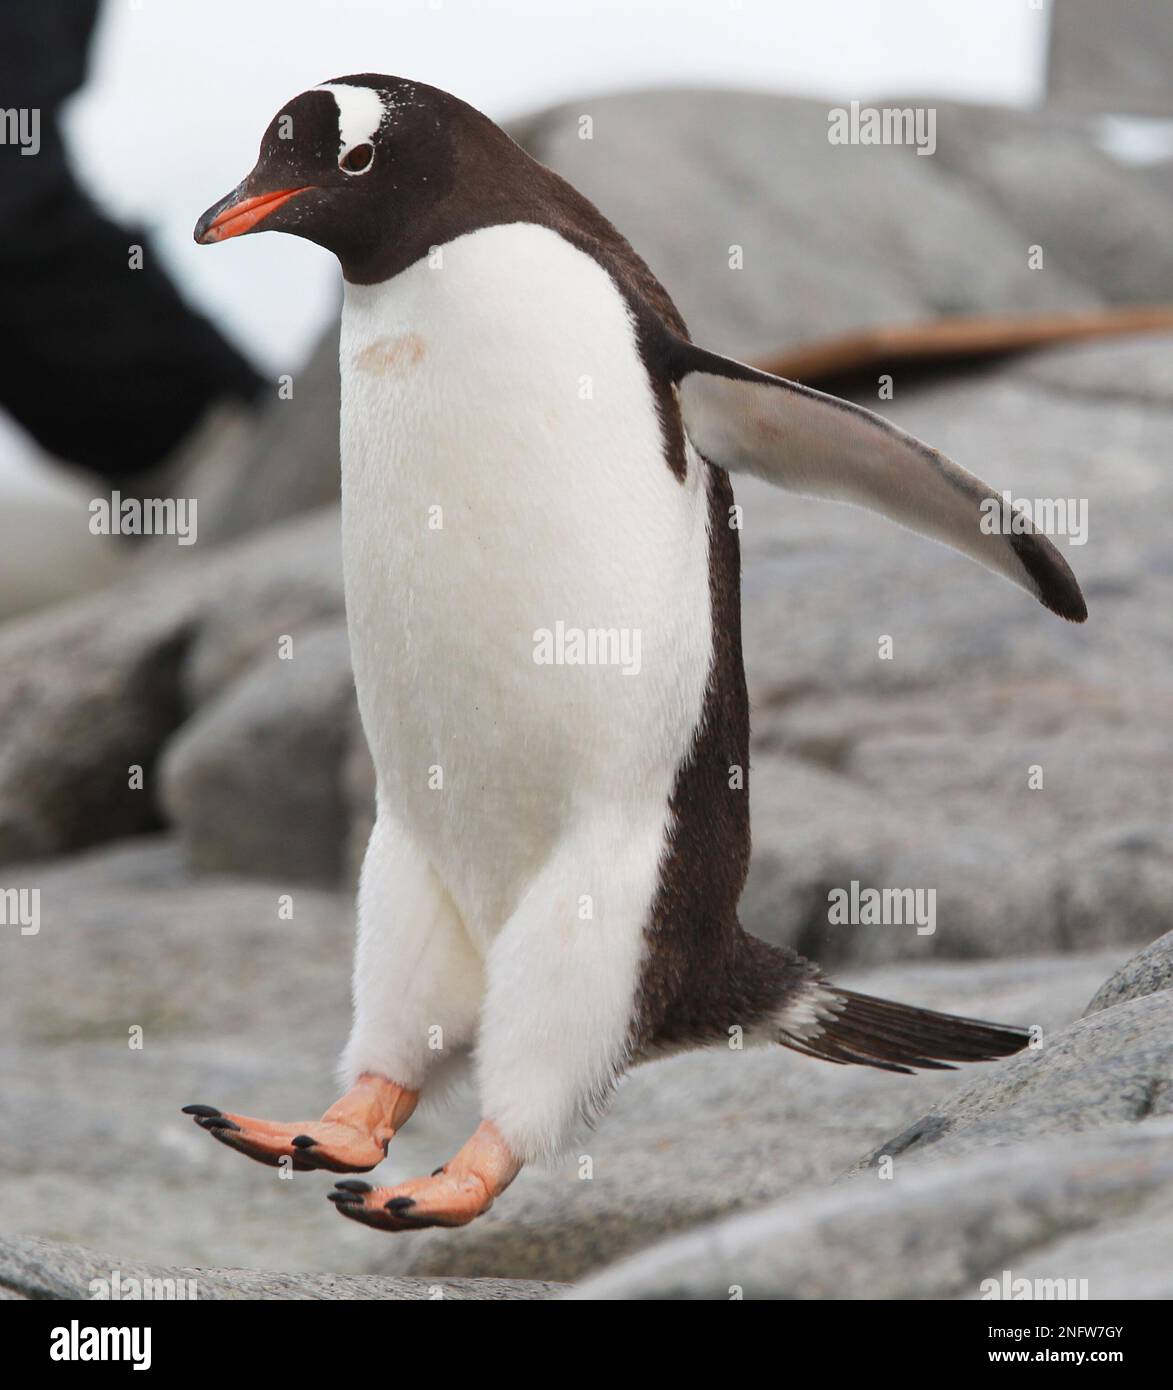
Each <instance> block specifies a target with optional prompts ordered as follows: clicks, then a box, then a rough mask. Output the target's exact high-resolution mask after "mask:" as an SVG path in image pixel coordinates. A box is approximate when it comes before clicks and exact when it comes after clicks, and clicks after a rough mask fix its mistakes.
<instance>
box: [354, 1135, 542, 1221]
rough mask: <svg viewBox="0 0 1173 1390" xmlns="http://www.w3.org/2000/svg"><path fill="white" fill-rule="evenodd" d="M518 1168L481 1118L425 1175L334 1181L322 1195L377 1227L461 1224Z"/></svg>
mask: <svg viewBox="0 0 1173 1390" xmlns="http://www.w3.org/2000/svg"><path fill="white" fill-rule="evenodd" d="M520 1171H521V1160H520V1159H519V1158H517V1157H516V1156H515V1155H514V1154H513V1152H512V1151H511V1150H510V1148H509V1146H508V1144H506V1142H505V1140H504V1139H503V1138H502V1136H501V1134H500V1131H499V1130H498V1129H497V1127H496V1125H494V1124H493V1123H492V1121H490V1120H485V1121H483V1122H482V1124H481V1125H480V1127H479V1128H478V1129H477V1131H476V1133H475V1134H474V1135H473V1136H472V1138H471V1139H470V1140H469V1141H468V1142H467V1143H466V1144H465V1145H464V1146H463V1148H462V1149H461V1150H460V1152H459V1153H458V1154H457V1155H456V1157H455V1158H453V1159H452V1160H451V1161H450V1162H449V1163H446V1164H445V1165H444V1167H443V1168H437V1169H436V1171H435V1172H434V1173H433V1174H432V1175H431V1177H428V1178H411V1179H410V1180H409V1181H407V1182H401V1183H399V1184H397V1185H396V1186H395V1187H372V1186H371V1185H370V1183H365V1182H354V1181H350V1182H340V1183H336V1184H335V1187H334V1191H333V1192H331V1193H329V1194H328V1197H327V1200H329V1201H331V1202H333V1203H334V1206H335V1207H336V1208H337V1209H338V1211H340V1212H341V1213H342V1215H343V1216H348V1217H349V1218H350V1219H351V1220H352V1221H360V1222H362V1224H363V1225H364V1226H374V1227H375V1229H376V1230H379V1231H419V1230H422V1229H423V1228H424V1227H426V1226H467V1225H468V1223H469V1222H470V1221H473V1220H475V1219H476V1217H478V1216H480V1215H481V1214H482V1213H483V1212H486V1211H488V1210H489V1208H490V1207H491V1206H492V1205H493V1200H494V1198H496V1197H499V1196H500V1194H501V1193H502V1192H504V1191H505V1189H506V1188H507V1187H508V1186H509V1184H510V1183H511V1182H512V1181H513V1179H514V1178H515V1177H516V1176H517V1175H518V1173H519V1172H520Z"/></svg>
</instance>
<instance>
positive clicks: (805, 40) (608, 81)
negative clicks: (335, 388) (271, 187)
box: [70, 0, 1048, 372]
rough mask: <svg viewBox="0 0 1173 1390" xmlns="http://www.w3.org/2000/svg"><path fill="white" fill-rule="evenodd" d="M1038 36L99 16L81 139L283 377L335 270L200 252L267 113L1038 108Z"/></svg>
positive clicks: (742, 20)
mask: <svg viewBox="0 0 1173 1390" xmlns="http://www.w3.org/2000/svg"><path fill="white" fill-rule="evenodd" d="M1047 22H1048V21H1047V11H1046V8H1042V9H1036V8H1033V5H1032V0H883V2H882V3H878V0H107V5H106V10H105V13H104V16H103V22H102V28H101V31H100V34H99V37H98V43H97V47H96V50H95V52H94V55H93V56H94V66H93V73H92V80H91V82H90V85H89V87H88V88H87V89H86V91H85V92H84V93H83V94H82V95H81V96H80V97H79V98H78V100H77V101H76V102H75V103H74V107H73V110H72V112H71V116H70V132H71V136H72V138H73V142H74V149H75V152H76V153H77V155H78V164H79V167H80V168H81V170H82V171H83V173H84V176H85V178H86V180H87V182H88V183H89V184H90V186H91V187H92V188H93V190H94V191H95V192H96V193H97V194H98V195H99V197H100V198H101V199H102V201H103V202H104V203H105V205H106V206H108V207H110V208H111V209H112V210H114V211H116V212H122V213H124V214H127V215H131V216H133V217H135V218H136V219H138V220H139V221H142V222H145V223H146V224H147V225H148V226H149V227H150V228H151V229H152V230H153V231H154V233H155V234H156V237H157V240H158V245H159V247H160V250H161V252H162V253H163V254H164V255H165V256H166V258H167V259H168V262H169V264H170V265H171V268H172V270H173V272H174V273H175V275H176V277H177V278H178V279H179V281H180V282H181V284H182V285H183V286H184V288H185V289H186V290H187V292H188V293H189V294H190V295H191V296H192V297H193V298H194V299H196V300H197V301H198V302H199V303H200V304H201V305H202V306H203V307H204V308H206V309H207V310H208V311H209V312H211V313H212V314H214V315H215V316H216V317H217V318H218V319H220V320H221V322H224V323H225V324H226V325H227V326H228V327H229V329H230V331H231V332H232V333H233V334H234V335H235V336H236V337H237V338H238V339H239V340H240V341H241V342H242V343H243V344H244V345H245V346H246V347H247V348H248V350H250V351H251V352H252V353H253V354H254V355H255V356H256V357H257V358H258V360H259V361H260V363H261V365H262V366H263V367H265V368H266V369H268V370H270V371H273V372H278V371H283V370H287V369H290V368H294V367H296V366H297V365H299V364H300V362H301V360H302V358H303V357H304V354H305V352H306V350H307V348H308V346H309V345H310V344H311V343H312V341H313V340H314V339H315V337H316V336H317V334H318V333H319V332H320V330H321V327H322V325H323V324H324V322H325V321H326V320H327V319H328V317H329V316H330V315H331V314H332V313H333V312H334V310H335V306H336V303H337V294H338V288H337V287H338V272H337V268H336V265H335V262H334V260H333V258H332V257H331V256H329V255H328V254H327V253H326V252H324V251H321V250H320V249H319V248H317V247H315V246H312V245H310V244H308V243H304V242H300V241H298V240H296V239H295V238H293V237H281V236H269V237H255V238H252V237H250V238H245V239H242V240H241V241H238V242H233V243H231V244H229V245H226V246H223V247H219V248H215V249H213V250H209V249H207V248H203V249H201V248H197V247H196V246H195V245H194V244H193V243H192V240H191V229H192V225H193V224H194V222H195V219H196V217H197V215H198V214H199V213H200V212H202V211H203V209H204V208H205V207H207V206H208V205H209V204H210V203H212V202H214V201H215V200H216V199H217V198H219V197H220V196H221V195H222V194H224V193H226V192H227V191H228V190H229V189H230V188H231V187H233V186H234V185H235V184H236V183H237V181H238V180H239V179H240V178H241V177H242V176H243V175H244V174H245V173H246V172H247V171H248V170H249V169H250V168H251V167H252V164H253V160H254V158H255V156H256V150H257V145H258V143H259V140H260V136H261V133H262V132H263V130H264V128H265V127H266V125H267V124H268V123H269V120H270V119H271V118H272V116H273V114H274V113H275V112H276V111H277V110H278V109H279V108H280V107H281V106H282V105H283V104H284V103H285V102H286V101H287V100H288V99H289V98H290V97H291V96H294V95H296V94H297V93H298V92H300V91H303V90H304V89H305V88H307V87H312V86H314V85H315V84H316V83H318V82H321V81H323V80H324V79H326V78H328V77H334V76H338V75H341V74H344V73H348V72H363V71H368V72H369V71H375V72H391V73H395V74H397V75H400V76H407V77H415V78H418V79H420V80H422V81H425V82H430V83H432V84H434V85H435V86H439V87H444V88H446V89H448V90H449V91H452V92H455V93H456V94H457V95H459V96H461V97H463V98H464V99H465V100H467V101H470V102H472V104H473V105H474V106H478V107H480V108H481V109H482V110H484V111H487V112H488V113H489V114H490V115H491V116H493V117H495V118H497V119H505V118H508V117H510V116H515V115H518V114H520V113H523V112H526V111H529V110H532V109H534V108H537V107H541V106H544V105H548V104H550V103H553V102H559V101H563V100H567V99H570V98H577V97H583V96H589V95H591V94H593V93H598V92H604V91H615V90H622V89H625V88H627V89H630V88H633V87H647V86H652V85H662V84H682V83H700V84H703V85H709V86H734V87H752V88H759V89H764V90H767V91H778V92H790V93H800V94H809V95H815V96H821V97H828V98H832V99H834V100H836V101H840V100H844V101H846V100H850V99H851V98H853V97H854V98H859V99H861V100H864V101H866V100H868V99H869V98H872V97H875V96H882V95H884V94H886V93H892V94H896V95H905V96H911V95H925V96H941V97H944V96H953V97H962V98H968V99H972V100H979V101H991V102H1004V103H1014V104H1028V103H1031V102H1033V101H1035V100H1037V99H1038V98H1039V97H1040V96H1041V93H1042V84H1043V71H1044V54H1045V46H1046V32H1047Z"/></svg>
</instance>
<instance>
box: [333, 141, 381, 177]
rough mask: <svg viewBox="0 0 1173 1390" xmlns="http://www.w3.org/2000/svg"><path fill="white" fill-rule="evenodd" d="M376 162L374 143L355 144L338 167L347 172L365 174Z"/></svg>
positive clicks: (339, 162)
mask: <svg viewBox="0 0 1173 1390" xmlns="http://www.w3.org/2000/svg"><path fill="white" fill-rule="evenodd" d="M374 162H375V147H374V145H355V147H354V149H352V150H347V152H346V153H345V154H344V155H343V156H342V158H341V159H340V160H339V161H338V167H339V169H341V170H343V171H344V172H345V173H347V174H365V173H366V171H367V170H368V169H369V168H370V167H371V165H372V164H373V163H374Z"/></svg>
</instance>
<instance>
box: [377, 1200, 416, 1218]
mask: <svg viewBox="0 0 1173 1390" xmlns="http://www.w3.org/2000/svg"><path fill="white" fill-rule="evenodd" d="M414 1206H415V1198H414V1197H392V1198H391V1200H390V1201H389V1202H387V1203H385V1204H384V1207H383V1210H384V1211H393V1212H395V1213H396V1215H398V1214H399V1212H401V1211H407V1210H408V1209H409V1208H410V1207H414Z"/></svg>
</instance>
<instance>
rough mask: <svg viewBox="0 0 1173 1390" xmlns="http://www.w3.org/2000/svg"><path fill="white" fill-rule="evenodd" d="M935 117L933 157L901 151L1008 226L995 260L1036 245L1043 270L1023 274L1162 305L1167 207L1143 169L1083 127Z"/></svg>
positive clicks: (975, 114) (956, 113)
mask: <svg viewBox="0 0 1173 1390" xmlns="http://www.w3.org/2000/svg"><path fill="white" fill-rule="evenodd" d="M1060 8H1061V7H1060ZM897 104H898V105H905V104H907V103H904V102H899V103H897ZM935 109H936V112H937V149H936V153H935V154H934V155H933V157H932V158H931V159H925V160H921V159H920V157H919V156H917V155H916V154H915V152H914V151H911V150H907V149H906V150H905V151H904V153H905V154H906V155H907V156H910V157H912V158H914V159H916V160H917V162H923V163H928V164H933V165H935V166H937V173H938V175H939V176H941V177H946V178H948V177H951V176H952V177H955V178H957V179H959V180H961V181H962V183H963V185H964V186H965V188H966V189H967V190H968V192H969V195H970V197H971V198H972V199H973V201H974V203H975V204H976V205H979V206H981V207H983V208H984V209H987V210H990V211H994V210H996V211H997V212H998V213H1000V214H1001V215H1002V216H1003V217H1004V218H1005V219H1006V220H1007V222H1008V223H1010V224H1011V225H1013V227H1014V228H1015V229H1016V232H1017V237H1016V240H1015V244H1014V245H1013V246H1012V247H1011V246H1009V245H1008V246H1006V247H1004V248H1002V253H1003V256H1004V257H1005V256H1009V258H1010V260H1011V262H1012V263H1013V262H1015V261H1017V262H1018V264H1019V265H1022V266H1024V265H1026V262H1027V252H1028V248H1030V247H1032V246H1038V247H1040V248H1041V251H1042V268H1041V269H1039V270H1031V271H1029V272H1028V273H1029V274H1031V275H1034V276H1036V277H1043V278H1045V277H1048V276H1050V275H1052V274H1055V273H1056V272H1058V273H1059V275H1060V276H1062V277H1063V280H1064V281H1065V282H1066V283H1069V284H1076V285H1083V286H1085V287H1087V289H1088V290H1089V291H1091V292H1092V293H1093V294H1095V295H1097V296H1099V297H1100V298H1101V299H1103V300H1104V301H1106V302H1108V303H1131V302H1135V301H1141V302H1144V301H1149V302H1163V301H1164V300H1166V299H1167V298H1168V294H1167V292H1166V291H1165V290H1163V289H1162V288H1161V286H1162V285H1165V286H1167V285H1168V284H1169V281H1170V278H1171V276H1173V246H1171V245H1170V241H1169V238H1168V237H1166V236H1164V235H1163V234H1162V227H1163V226H1165V225H1168V220H1169V217H1170V215H1171V214H1173V205H1171V204H1170V201H1169V197H1168V195H1167V193H1166V191H1165V190H1164V189H1163V188H1161V187H1160V186H1159V185H1158V184H1155V183H1154V182H1153V181H1152V180H1151V179H1149V178H1148V177H1147V175H1146V173H1145V171H1144V170H1143V169H1142V168H1138V167H1136V166H1135V165H1128V164H1121V163H1119V162H1118V161H1116V160H1115V159H1112V158H1110V157H1109V156H1108V155H1107V154H1105V153H1104V152H1103V151H1102V150H1101V149H1100V148H1098V146H1097V144H1096V142H1095V134H1096V129H1095V126H1094V125H1093V124H1092V123H1091V122H1088V121H1076V120H1073V119H1071V118H1070V117H1066V118H1064V117H1062V116H1059V115H1057V114H1056V113H1053V112H1041V113H1031V115H1029V116H1027V117H1026V118H1025V119H1024V117H1023V113H1022V112H1019V111H1012V110H1008V109H1006V108H1005V107H982V106H967V105H957V104H954V103H947V102H938V103H936V104H935ZM1004 307H1005V308H1007V309H1014V310H1017V309H1018V308H1019V307H1020V306H1016V305H1013V304H1006V305H1005V306H1004ZM1021 307H1025V306H1021ZM1071 307H1075V305H1074V304H1072V306H1071Z"/></svg>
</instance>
